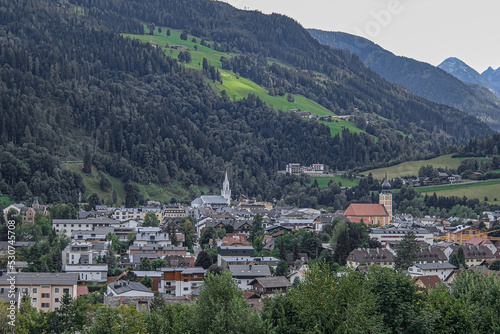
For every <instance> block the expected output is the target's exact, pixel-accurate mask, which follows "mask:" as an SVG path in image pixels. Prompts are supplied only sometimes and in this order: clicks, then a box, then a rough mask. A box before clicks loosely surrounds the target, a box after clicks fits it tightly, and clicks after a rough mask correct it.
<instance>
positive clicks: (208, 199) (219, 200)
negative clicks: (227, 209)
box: [200, 195, 227, 204]
mask: <svg viewBox="0 0 500 334" xmlns="http://www.w3.org/2000/svg"><path fill="white" fill-rule="evenodd" d="M200 198H201V200H202V202H203V203H204V204H227V199H225V198H224V197H222V196H205V195H203V196H201V197H200Z"/></svg>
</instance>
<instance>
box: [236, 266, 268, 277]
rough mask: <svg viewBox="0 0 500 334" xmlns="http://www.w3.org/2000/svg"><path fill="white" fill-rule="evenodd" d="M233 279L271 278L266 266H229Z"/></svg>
mask: <svg viewBox="0 0 500 334" xmlns="http://www.w3.org/2000/svg"><path fill="white" fill-rule="evenodd" d="M229 271H231V273H232V274H233V277H266V276H271V271H270V270H269V266H267V265H229Z"/></svg>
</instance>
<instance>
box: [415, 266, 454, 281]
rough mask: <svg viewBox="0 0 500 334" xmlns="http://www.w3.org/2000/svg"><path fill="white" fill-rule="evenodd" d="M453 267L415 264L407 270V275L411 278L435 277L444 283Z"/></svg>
mask: <svg viewBox="0 0 500 334" xmlns="http://www.w3.org/2000/svg"><path fill="white" fill-rule="evenodd" d="M456 268H457V267H455V266H454V265H452V264H450V263H448V262H444V263H415V264H414V265H413V266H411V267H409V268H408V274H409V275H410V276H411V277H412V278H413V277H415V276H432V275H436V276H438V277H439V279H440V280H441V281H444V280H445V279H446V278H447V277H448V276H449V275H450V274H451V273H452V272H453V270H454V269H456Z"/></svg>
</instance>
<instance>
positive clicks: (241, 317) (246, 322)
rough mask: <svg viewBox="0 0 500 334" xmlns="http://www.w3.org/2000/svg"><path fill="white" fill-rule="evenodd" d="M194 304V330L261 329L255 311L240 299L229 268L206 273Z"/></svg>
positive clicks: (251, 333) (262, 330) (214, 331)
mask: <svg viewBox="0 0 500 334" xmlns="http://www.w3.org/2000/svg"><path fill="white" fill-rule="evenodd" d="M193 307H194V319H193V320H194V324H195V326H194V327H195V328H198V332H200V333H201V332H205V333H209V334H212V333H213V334H217V333H242V334H245V333H248V334H253V333H256V334H258V333H265V332H266V331H265V328H264V324H263V322H262V320H261V319H260V317H259V315H258V314H257V313H256V312H255V311H253V310H252V309H251V308H250V307H249V306H248V304H247V303H246V302H245V300H244V299H243V294H242V291H241V290H240V289H239V288H238V285H237V284H236V281H235V280H234V279H233V277H232V274H231V272H230V271H228V270H226V271H223V272H222V273H221V274H220V275H215V274H213V273H211V272H208V273H207V277H206V278H205V282H204V284H203V289H201V292H200V297H199V298H198V301H197V303H196V304H195V305H194V306H193Z"/></svg>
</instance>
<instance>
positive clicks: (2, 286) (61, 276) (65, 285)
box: [0, 272, 78, 312]
mask: <svg viewBox="0 0 500 334" xmlns="http://www.w3.org/2000/svg"><path fill="white" fill-rule="evenodd" d="M10 276H11V275H9V274H7V275H2V276H0V295H2V296H5V291H8V290H9V289H10V286H11V282H10V281H8V279H9V278H10ZM15 278H16V279H15V282H16V283H15V286H16V289H17V290H18V291H19V292H20V293H19V294H17V300H16V304H17V306H18V307H19V305H20V301H21V298H22V297H23V295H25V294H27V295H29V296H30V297H31V305H32V306H33V307H34V308H35V309H37V310H38V311H44V312H48V311H55V310H57V309H59V307H60V306H61V301H62V297H63V295H64V293H68V294H69V296H70V297H71V298H76V295H77V286H76V284H77V280H78V274H74V273H27V272H20V273H17V274H15Z"/></svg>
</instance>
